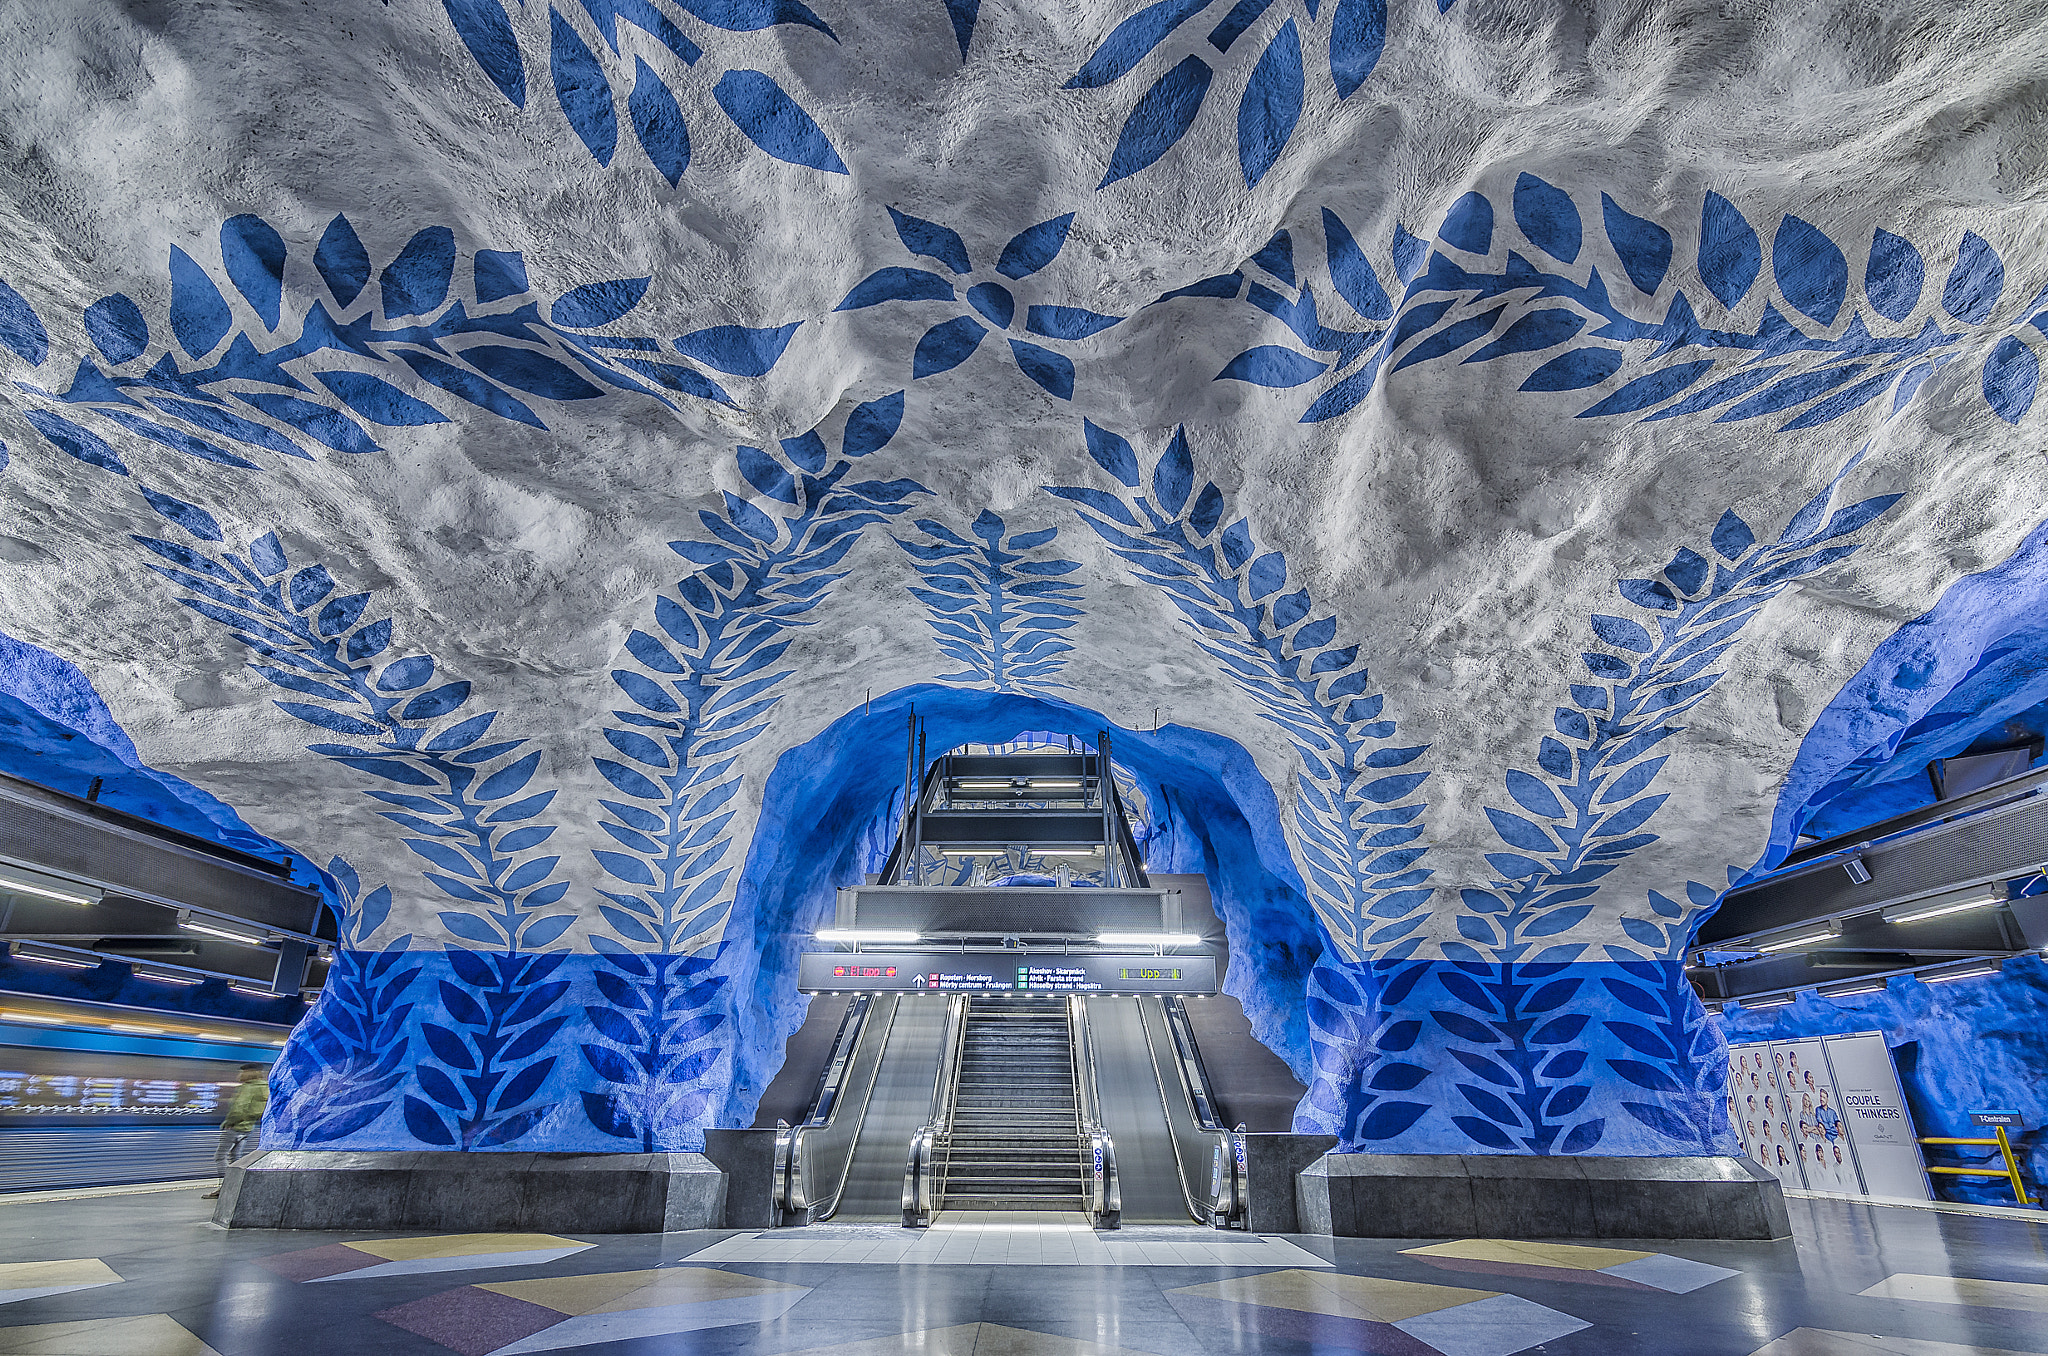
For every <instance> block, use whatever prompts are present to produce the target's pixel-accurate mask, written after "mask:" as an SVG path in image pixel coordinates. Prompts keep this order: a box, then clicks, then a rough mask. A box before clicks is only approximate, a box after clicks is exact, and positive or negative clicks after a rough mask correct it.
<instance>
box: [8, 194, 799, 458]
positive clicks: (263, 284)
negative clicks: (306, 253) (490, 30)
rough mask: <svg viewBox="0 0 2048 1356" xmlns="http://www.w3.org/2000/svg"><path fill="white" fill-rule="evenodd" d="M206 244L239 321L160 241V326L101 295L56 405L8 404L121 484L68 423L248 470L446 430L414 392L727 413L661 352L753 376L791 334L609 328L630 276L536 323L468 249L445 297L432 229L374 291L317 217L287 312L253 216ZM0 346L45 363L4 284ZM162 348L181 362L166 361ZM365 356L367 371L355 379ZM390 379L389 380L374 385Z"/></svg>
mask: <svg viewBox="0 0 2048 1356" xmlns="http://www.w3.org/2000/svg"><path fill="white" fill-rule="evenodd" d="M220 250H221V260H222V271H223V272H224V273H225V275H226V278H227V280H228V282H229V283H230V284H232V286H233V288H234V291H235V293H236V294H237V295H238V296H239V298H240V300H241V302H242V303H243V306H244V308H245V311H244V315H245V316H247V315H253V322H252V323H243V324H240V325H238V324H237V312H236V309H235V308H233V307H231V306H230V305H229V302H228V300H227V293H225V292H224V291H223V288H222V286H221V284H220V282H219V281H217V280H216V278H215V277H214V276H213V275H212V274H211V273H210V272H209V271H208V270H207V269H206V268H204V267H202V266H201V265H200V263H199V262H198V261H197V260H195V259H193V258H192V257H191V256H190V255H188V254H186V253H185V251H184V250H182V249H179V248H178V247H176V246H173V247H172V248H171V263H170V278H171V302H170V308H169V315H168V323H167V326H163V325H160V326H159V327H157V328H154V329H153V328H152V326H151V325H150V323H149V320H148V319H147V317H145V316H144V315H143V313H142V309H141V307H139V306H137V305H136V304H135V302H133V301H132V300H130V299H129V298H128V297H127V296H125V295H123V294H121V293H118V292H117V293H115V294H113V295H112V296H108V297H103V298H101V299H100V300H99V301H96V302H94V303H93V304H92V305H91V306H89V307H87V308H86V310H85V313H84V315H83V317H82V320H83V328H84V330H85V333H86V335H87V337H88V338H90V339H91V341H92V343H93V345H94V347H95V349H96V350H97V352H98V359H99V361H98V362H95V361H94V359H93V358H92V357H90V356H81V357H80V358H79V361H78V365H77V369H76V371H75V373H74V374H73V376H72V378H71V385H70V387H69V388H68V389H67V390H65V391H63V392H62V393H61V394H53V393H52V392H49V391H46V390H44V389H43V388H41V387H39V386H35V385H32V384H30V383H27V382H18V383H17V385H19V386H20V387H21V389H22V390H24V391H26V392H28V393H29V394H30V395H33V396H37V397H40V398H42V399H43V400H44V401H45V402H46V403H45V404H43V405H42V406H39V407H30V408H29V409H27V410H25V411H24V417H25V418H26V419H27V420H28V422H29V423H30V424H32V425H33V426H34V427H35V429H36V430H37V432H38V433H40V434H41V435H42V436H43V437H44V438H46V439H47V440H48V441H49V442H50V443H51V444H52V445H53V446H54V447H56V448H57V449H58V450H60V451H62V452H64V453H66V454H68V455H69V456H72V457H75V458H77V459H78V460H79V461H82V462H85V463H87V464H88V465H93V466H97V467H100V468H101V469H103V470H107V471H111V472H113V473H115V474H117V475H127V474H128V467H127V465H126V463H125V462H124V461H123V459H122V457H121V454H120V453H119V452H117V451H116V450H115V449H114V447H113V446H112V445H110V444H109V443H108V442H107V440H106V439H105V438H104V437H102V436H101V435H100V434H99V433H97V432H95V431H93V430H92V429H91V428H88V427H86V426H85V425H84V424H81V423H79V422H76V421H75V419H74V418H73V417H72V416H73V415H75V414H78V413H80V412H84V413H89V414H90V415H91V416H93V418H95V419H98V420H103V421H105V424H106V425H109V426H112V427H113V428H117V429H119V430H121V431H122V432H124V433H126V434H128V435H132V437H133V438H135V439H139V440H141V441H142V442H143V443H148V444H151V445H154V446H155V447H157V448H163V449H168V450H170V451H173V452H178V453H181V454H183V455H186V456H191V457H197V458H199V459H201V460H203V461H208V462H212V463H214V464H215V465H220V466H231V467H235V468H237V469H240V470H247V471H254V470H258V469H261V467H262V462H261V460H260V458H262V457H264V456H266V455H272V456H285V457H297V458H301V459H310V458H312V456H313V455H314V453H313V452H312V451H309V450H308V449H309V448H321V449H327V450H330V451H334V452H343V453H367V452H377V451H380V450H382V449H381V448H380V447H379V446H378V444H377V442H376V439H375V438H374V437H373V436H372V435H371V433H370V431H369V428H370V426H376V427H380V428H387V429H389V428H410V427H416V426H420V425H425V424H440V423H446V422H448V419H447V416H446V415H445V414H444V413H443V412H442V411H441V410H440V409H438V408H436V407H435V405H434V404H432V403H430V402H429V401H428V400H425V399H422V398H421V397H422V395H424V394H427V393H428V392H429V389H430V388H431V391H432V392H434V393H438V394H437V397H436V398H439V397H444V396H452V397H454V398H456V399H458V400H462V401H466V402H467V403H469V404H470V405H473V406H475V407H477V408H478V409H482V410H486V411H488V412H490V413H491V414H493V415H496V416H498V417H500V418H504V419H510V420H512V421H514V422H516V423H521V424H526V425H529V426H531V427H534V428H546V427H547V424H546V423H545V422H544V421H543V420H542V418H541V417H540V415H539V414H538V413H536V412H535V410H534V408H533V407H532V406H530V405H529V404H527V401H528V400H529V399H533V398H538V399H539V400H542V401H550V402H558V403H565V404H568V403H574V402H578V401H584V400H592V399H596V398H598V397H600V396H603V395H605V394H606V393H607V391H608V390H612V391H632V392H637V393H639V394H643V395H647V396H650V397H652V398H654V399H656V400H659V401H661V402H662V403H663V404H664V405H668V406H670V407H671V408H674V405H675V402H674V401H673V400H672V399H671V396H677V395H679V396H687V397H689V398H691V399H696V400H709V401H713V402H716V403H718V404H722V405H728V406H731V405H733V404H734V402H733V399H732V397H731V396H730V395H728V394H727V393H726V391H725V389H724V388H723V387H722V386H720V385H719V384H718V383H717V382H715V381H713V380H712V379H711V378H709V377H707V376H705V375H704V373H703V372H702V371H700V370H698V368H697V367H695V366H692V365H690V363H689V362H674V361H669V360H668V359H667V358H665V357H664V356H663V354H664V352H665V351H667V350H669V349H673V351H674V352H675V353H677V354H680V355H681V356H682V357H684V358H687V359H689V360H691V362H694V363H697V364H701V365H702V366H705V367H709V368H712V369H714V370H716V371H719V372H723V373H727V374H729V375H733V376H741V377H759V376H763V375H765V374H766V373H767V372H768V371H769V370H770V369H771V368H773V367H774V365H775V363H776V362H777V361H778V360H779V359H780V358H781V356H782V353H783V350H784V349H785V348H786V347H787V346H788V344H789V340H790V337H791V336H792V335H793V334H794V333H795V332H796V329H797V327H798V325H797V323H791V324H787V325H782V326H779V327H773V328H767V329H749V328H747V327H745V326H738V325H720V326H713V327H711V328H709V329H702V330H696V331H693V332H691V333H689V334H685V335H681V336H678V337H677V338H675V339H673V340H662V339H657V338H653V337H650V336H646V335H619V334H614V333H610V332H609V331H610V330H611V329H612V327H613V326H614V323H615V322H617V321H619V320H621V319H623V318H624V317H625V316H626V315H627V314H628V313H629V312H630V311H632V310H633V309H634V307H636V306H638V305H639V303H640V300H641V298H642V297H643V296H644V295H645V293H646V290H647V286H648V279H646V278H621V279H616V280H613V281H609V282H600V283H590V284H586V285H584V286H582V287H578V288H575V289H573V290H571V291H569V292H566V293H564V294H563V295H561V296H559V297H557V298H555V299H554V300H553V301H552V302H551V303H549V304H548V306H547V315H546V317H545V318H543V316H542V314H541V303H540V302H539V301H538V300H536V299H535V298H534V297H533V296H532V295H531V289H530V287H529V285H528V282H527V277H526V265H525V263H524V261H523V260H522V259H521V257H520V255H519V254H517V253H516V252H508V251H499V250H477V251H475V253H474V254H473V255H472V256H471V259H470V268H469V278H470V287H469V289H468V290H469V295H468V296H467V297H460V296H456V297H454V299H452V300H451V293H454V292H456V291H458V290H459V288H458V284H457V267H456V265H457V251H456V243H455V235H454V232H452V231H450V230H449V229H448V228H447V227H445V226H433V227H429V228H427V229H426V230H423V231H420V232H418V233H417V234H415V235H414V236H413V237H412V239H411V240H410V241H408V242H407V243H406V245H405V246H404V248H402V249H401V250H400V251H399V252H398V254H397V255H396V256H395V257H393V258H392V259H391V260H390V261H389V262H388V263H387V264H386V265H385V266H384V267H383V268H382V269H381V270H376V271H375V279H376V282H377V287H376V290H375V292H374V294H373V293H372V292H371V290H370V284H371V280H372V275H373V269H372V265H371V262H370V254H369V251H368V249H367V248H366V247H365V246H364V245H363V242H362V240H361V239H360V238H359V237H358V236H357V235H356V232H355V228H354V227H353V226H351V225H350V224H349V221H348V219H347V218H346V217H342V216H337V217H335V218H334V220H333V221H332V222H330V223H329V224H328V227H327V230H326V233H325V234H324V235H322V236H321V238H320V242H319V244H318V245H317V247H316V248H315V249H314V251H313V256H312V263H313V267H314V270H315V271H316V272H317V273H318V274H319V276H320V278H321V281H322V283H323V285H324V286H325V287H326V289H327V291H328V294H329V296H328V297H326V298H316V299H315V300H313V302H312V303H311V305H310V306H309V307H308V308H307V309H306V310H305V311H304V313H303V314H298V315H295V314H294V311H293V308H290V307H288V306H287V301H288V298H287V297H286V295H285V291H284V273H285V267H286V263H287V260H288V258H289V254H290V251H289V250H288V248H287V246H286V244H285V241H284V237H283V236H281V235H280V234H279V233H278V232H277V231H276V229H275V228H273V227H272V226H271V225H270V224H269V223H268V222H266V221H264V220H263V219H262V218H261V217H256V216H239V217H235V218H233V219H231V220H230V221H228V222H227V223H226V224H225V225H223V226H222V227H221V231H220ZM373 300H374V304H372V301H373ZM330 301H331V302H332V306H333V309H331V310H330V309H329V303H330ZM472 308H474V309H472ZM340 317H350V318H348V319H345V320H344V319H341V318H340ZM798 323H800V322H798ZM164 328H167V329H168V331H169V334H168V338H166V336H165V335H164V334H163V329H164ZM295 329H296V333H295V334H294V330H295ZM170 341H175V343H176V347H177V352H175V353H174V352H173V351H172V349H171V347H170ZM0 344H5V346H6V347H8V348H10V349H12V350H13V351H14V353H15V354H17V355H18V356H20V357H21V358H23V359H24V360H25V361H27V362H29V363H30V364H32V365H35V366H41V365H42V364H43V363H44V362H46V361H47V360H48V358H49V337H48V333H47V331H46V330H45V329H44V327H43V324H42V321H41V320H40V318H38V317H37V316H36V314H35V312H34V310H33V309H32V308H30V306H29V305H28V303H27V302H26V301H25V300H23V298H22V297H21V295H20V294H19V293H17V292H15V291H14V290H13V289H12V288H10V287H7V286H6V285H5V284H4V283H0ZM152 355H154V356H152ZM179 355H182V356H183V359H184V361H185V362H189V363H191V364H194V366H192V367H190V368H189V369H187V368H186V367H184V366H182V365H181V362H180V356H179ZM394 360H395V362H396V363H397V364H398V367H397V368H394V367H393V366H392V364H393V362H394ZM101 364H105V366H104V367H103V366H102V365H101ZM373 364H374V365H377V366H376V368H375V371H372V370H366V369H369V368H371V366H372V365H373ZM401 369H402V376H401V378H400V380H399V382H398V384H394V382H393V381H391V380H386V378H387V377H391V376H392V375H393V373H394V371H400V370H401ZM380 372H381V375H378V374H377V373H380ZM316 384H317V389H316ZM401 387H404V388H408V389H401ZM515 393H516V394H515ZM543 408H545V407H543ZM251 457H256V458H259V460H250V458H251Z"/></svg>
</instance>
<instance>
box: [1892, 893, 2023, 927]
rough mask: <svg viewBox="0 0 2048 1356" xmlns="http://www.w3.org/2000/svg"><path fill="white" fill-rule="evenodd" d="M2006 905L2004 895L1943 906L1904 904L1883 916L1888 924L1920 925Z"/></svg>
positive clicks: (1983, 897) (1985, 896) (1955, 902)
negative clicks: (1972, 911)
mask: <svg viewBox="0 0 2048 1356" xmlns="http://www.w3.org/2000/svg"><path fill="white" fill-rule="evenodd" d="M2003 903H2005V896H2004V895H1983V896H1980V897H1979V898H1976V899H1965V900H1961V901H1951V902H1949V903H1943V904H1903V905H1900V906H1899V907H1898V908H1896V909H1886V910H1885V911H1884V913H1883V914H1882V917H1883V918H1884V921H1885V922H1887V923H1919V922H1924V921H1925V920H1927V919H1929V918H1946V917H1948V915H1950V914H1952V913H1967V912H1968V911H1970V910H1971V909H1988V908H1991V907H1992V906H1993V905H1997V904H2003Z"/></svg>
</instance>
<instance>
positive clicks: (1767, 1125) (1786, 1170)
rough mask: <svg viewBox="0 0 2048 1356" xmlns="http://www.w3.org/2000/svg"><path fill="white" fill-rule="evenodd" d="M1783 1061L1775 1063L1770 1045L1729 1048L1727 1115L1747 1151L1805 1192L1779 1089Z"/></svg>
mask: <svg viewBox="0 0 2048 1356" xmlns="http://www.w3.org/2000/svg"><path fill="white" fill-rule="evenodd" d="M1782 1062H1783V1061H1782V1060H1779V1061H1775V1062H1774V1061H1773V1059H1772V1057H1771V1047H1770V1046H1768V1045H1731V1046H1729V1047H1728V1073H1729V1078H1728V1100H1729V1103H1730V1107H1729V1112H1728V1114H1729V1115H1730V1117H1732V1118H1734V1120H1735V1127H1736V1130H1737V1132H1738V1133H1739V1134H1740V1135H1741V1137H1742V1147H1743V1150H1744V1152H1746V1153H1748V1155H1749V1156H1750V1157H1751V1158H1753V1159H1755V1160H1756V1161H1757V1162H1758V1163H1761V1164H1762V1165H1763V1166H1764V1168H1765V1169H1766V1170H1768V1171H1769V1172H1770V1173H1771V1175H1772V1176H1774V1177H1776V1178H1777V1179H1778V1181H1779V1182H1780V1183H1782V1184H1783V1185H1784V1186H1786V1187H1787V1188H1790V1189H1791V1190H1794V1191H1799V1190H1804V1189H1805V1187H1806V1179H1805V1177H1804V1175H1803V1174H1802V1173H1801V1171H1800V1166H1799V1164H1800V1160H1799V1155H1798V1147H1799V1142H1798V1139H1797V1137H1796V1136H1795V1135H1794V1133H1793V1122H1792V1119H1791V1118H1790V1117H1789V1116H1787V1115H1786V1113H1785V1097H1784V1093H1783V1091H1782V1090H1781V1088H1780V1086H1779V1081H1778V1069H1777V1065H1778V1064H1781V1063H1782Z"/></svg>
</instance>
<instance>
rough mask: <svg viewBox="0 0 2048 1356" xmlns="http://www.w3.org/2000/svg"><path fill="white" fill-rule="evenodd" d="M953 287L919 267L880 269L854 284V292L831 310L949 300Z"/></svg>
mask: <svg viewBox="0 0 2048 1356" xmlns="http://www.w3.org/2000/svg"><path fill="white" fill-rule="evenodd" d="M952 299H953V284H951V283H949V282H947V281H946V280H945V279H944V278H941V277H940V276H939V275H938V274H936V273H929V272H926V271H925V270H924V269H921V268H882V269H877V270H875V271H874V272H873V273H870V274H868V276H867V277H865V278H862V279H861V280H860V281H859V282H857V283H855V284H854V285H853V290H852V291H850V292H848V293H847V294H846V297H845V299H844V300H843V301H841V302H840V303H839V304H838V305H837V306H835V307H833V308H832V309H833V310H835V311H858V310H860V309H861V308H862V307H863V306H879V305H881V304H882V303H883V302H885V301H951V300H952Z"/></svg>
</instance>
